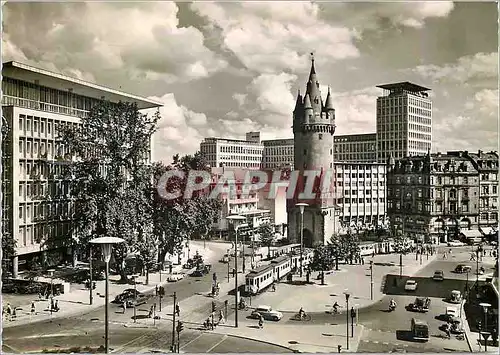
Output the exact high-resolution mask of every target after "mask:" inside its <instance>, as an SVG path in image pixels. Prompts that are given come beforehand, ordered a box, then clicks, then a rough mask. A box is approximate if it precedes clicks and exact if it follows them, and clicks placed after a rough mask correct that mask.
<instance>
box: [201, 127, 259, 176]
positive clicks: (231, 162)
mask: <svg viewBox="0 0 500 355" xmlns="http://www.w3.org/2000/svg"><path fill="white" fill-rule="evenodd" d="M263 151H264V145H263V144H262V142H261V140H260V133H259V132H249V133H247V134H246V139H245V140H242V139H226V138H215V137H209V138H205V139H204V140H203V141H202V142H201V143H200V152H201V153H202V154H203V155H205V157H206V159H207V161H208V164H209V165H210V166H211V167H212V168H220V167H226V168H230V169H237V168H245V169H259V168H260V165H261V160H262V153H263Z"/></svg>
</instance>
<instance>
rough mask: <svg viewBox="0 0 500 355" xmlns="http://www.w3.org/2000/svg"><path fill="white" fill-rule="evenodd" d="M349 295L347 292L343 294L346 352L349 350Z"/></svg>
mask: <svg viewBox="0 0 500 355" xmlns="http://www.w3.org/2000/svg"><path fill="white" fill-rule="evenodd" d="M350 296H351V295H350V294H349V292H347V291H346V292H345V302H346V311H345V314H346V334H345V339H346V345H347V350H349V297H350Z"/></svg>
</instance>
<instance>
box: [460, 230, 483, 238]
mask: <svg viewBox="0 0 500 355" xmlns="http://www.w3.org/2000/svg"><path fill="white" fill-rule="evenodd" d="M460 234H463V235H464V237H465V238H481V237H482V236H483V235H482V234H481V232H480V231H479V230H477V229H464V230H461V231H460Z"/></svg>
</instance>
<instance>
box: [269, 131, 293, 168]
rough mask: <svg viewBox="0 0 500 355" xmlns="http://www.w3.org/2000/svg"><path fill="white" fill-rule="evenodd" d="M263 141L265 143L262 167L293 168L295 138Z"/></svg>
mask: <svg viewBox="0 0 500 355" xmlns="http://www.w3.org/2000/svg"><path fill="white" fill-rule="evenodd" d="M262 143H263V144H264V151H263V153H262V164H261V167H262V169H264V170H269V169H271V170H278V169H283V168H290V169H293V157H294V143H293V138H288V139H271V140H264V141H262Z"/></svg>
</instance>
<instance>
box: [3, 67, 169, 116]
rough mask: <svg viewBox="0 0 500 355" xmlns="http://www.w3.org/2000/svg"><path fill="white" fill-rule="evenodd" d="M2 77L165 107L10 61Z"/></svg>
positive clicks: (103, 97) (115, 99) (114, 99)
mask: <svg viewBox="0 0 500 355" xmlns="http://www.w3.org/2000/svg"><path fill="white" fill-rule="evenodd" d="M2 65H3V66H2V75H3V76H5V77H8V78H12V79H17V80H21V81H25V82H29V83H33V84H37V85H41V86H45V87H49V88H53V89H58V90H67V91H71V92H73V93H74V94H76V95H81V96H87V97H91V98H96V99H104V100H108V101H111V102H119V101H125V102H132V103H136V104H137V106H138V108H139V109H141V110H142V109H148V108H156V107H161V106H163V104H162V103H160V102H157V101H154V100H150V99H147V98H144V97H140V96H136V95H132V94H129V93H126V92H123V91H118V90H114V89H110V88H107V87H105V86H101V85H97V84H93V83H90V82H88V81H84V80H81V79H77V78H73V77H70V76H66V75H63V74H58V73H54V72H51V71H48V70H45V69H40V68H36V67H32V66H30V65H27V64H23V63H19V62H15V61H10V62H5V63H3V64H2Z"/></svg>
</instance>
